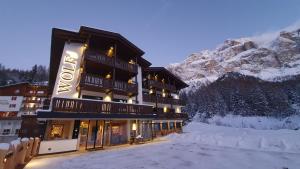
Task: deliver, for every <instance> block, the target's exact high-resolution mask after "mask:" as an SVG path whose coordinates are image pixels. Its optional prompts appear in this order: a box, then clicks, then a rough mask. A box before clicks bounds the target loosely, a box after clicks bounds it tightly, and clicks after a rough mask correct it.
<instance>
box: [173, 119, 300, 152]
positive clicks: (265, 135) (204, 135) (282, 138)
mask: <svg viewBox="0 0 300 169" xmlns="http://www.w3.org/2000/svg"><path fill="white" fill-rule="evenodd" d="M184 132H186V134H183V135H178V134H177V135H174V134H173V135H170V136H169V138H171V139H172V140H174V141H175V142H178V143H180V142H187V143H188V144H204V145H211V146H221V147H232V148H242V149H251V150H263V151H276V152H292V153H300V142H299V140H300V131H299V130H287V129H281V130H255V129H250V128H233V127H224V126H213V125H209V124H205V123H200V122H191V123H190V124H188V125H187V126H186V127H184Z"/></svg>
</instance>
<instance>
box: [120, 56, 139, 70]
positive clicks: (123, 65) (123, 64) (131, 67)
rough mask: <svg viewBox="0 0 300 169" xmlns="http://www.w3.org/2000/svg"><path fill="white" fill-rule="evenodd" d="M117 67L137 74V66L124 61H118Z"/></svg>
mask: <svg viewBox="0 0 300 169" xmlns="http://www.w3.org/2000/svg"><path fill="white" fill-rule="evenodd" d="M116 67H117V68H119V69H122V70H127V71H129V72H132V73H137V71H138V70H137V65H135V64H131V63H127V62H124V61H122V60H119V59H116Z"/></svg>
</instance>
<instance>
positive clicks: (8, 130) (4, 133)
mask: <svg viewBox="0 0 300 169" xmlns="http://www.w3.org/2000/svg"><path fill="white" fill-rule="evenodd" d="M9 134H10V129H3V131H2V135H5V136H6V135H9Z"/></svg>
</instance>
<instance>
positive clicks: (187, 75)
mask: <svg viewBox="0 0 300 169" xmlns="http://www.w3.org/2000/svg"><path fill="white" fill-rule="evenodd" d="M299 30H300V29H293V30H290V31H281V32H277V33H272V34H265V35H260V36H254V37H245V38H238V39H227V40H225V41H224V43H223V44H221V45H219V46H217V48H216V49H214V50H204V51H201V52H198V53H193V54H191V55H189V56H188V57H187V58H186V59H185V60H184V61H183V62H181V63H176V64H170V65H169V66H167V69H169V70H170V71H171V72H173V73H174V74H176V75H177V76H179V77H181V78H182V79H183V80H184V81H186V82H187V83H189V85H190V88H197V87H200V86H202V85H207V84H209V83H211V82H214V81H215V80H217V79H218V78H220V77H222V76H223V75H225V74H227V73H230V72H235V73H239V74H244V75H249V76H254V77H258V78H260V79H262V80H267V81H278V80H283V79H286V78H287V77H291V76H293V75H297V74H300V36H299V34H300V31H299Z"/></svg>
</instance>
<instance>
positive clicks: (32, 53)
mask: <svg viewBox="0 0 300 169" xmlns="http://www.w3.org/2000/svg"><path fill="white" fill-rule="evenodd" d="M299 20H300V1H299V0H286V1H282V0H251V1H250V0H218V1H217V0H195V1H192V0H174V1H171V0H170V1H168V0H157V1H156V0H151V1H150V0H149V1H143V0H132V1H125V0H118V1H115V0H112V1H100V0H98V1H75V0H74V1H71V0H69V1H62V0H52V1H44V2H42V1H37V0H36V1H30V0H28V1H27V0H26V1H6V2H4V1H1V5H0V21H1V22H0V25H1V31H0V37H1V38H0V51H1V56H0V63H1V64H3V65H5V66H6V67H10V68H21V69H29V68H31V67H32V66H33V65H34V64H42V65H46V66H48V65H49V57H50V42H51V41H50V40H51V29H52V28H53V27H57V28H62V29H67V30H73V31H78V29H79V27H80V26H81V25H85V26H89V27H94V28H99V29H104V30H108V31H112V32H118V33H120V34H122V35H123V36H124V37H126V38H127V39H128V40H130V41H131V42H133V43H134V44H136V45H137V46H138V47H140V48H141V49H142V50H144V51H145V55H144V57H145V58H146V59H147V60H149V61H150V62H152V63H153V65H154V66H165V65H167V64H169V63H174V62H179V61H182V60H184V59H185V58H186V57H187V56H188V55H189V54H191V53H193V52H198V51H201V50H204V49H213V48H215V47H216V46H217V45H218V44H220V43H222V42H223V41H224V40H226V39H228V38H238V37H243V36H252V35H257V34H260V33H263V32H269V31H274V30H278V29H282V28H284V27H286V26H289V25H291V24H293V23H295V22H299Z"/></svg>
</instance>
